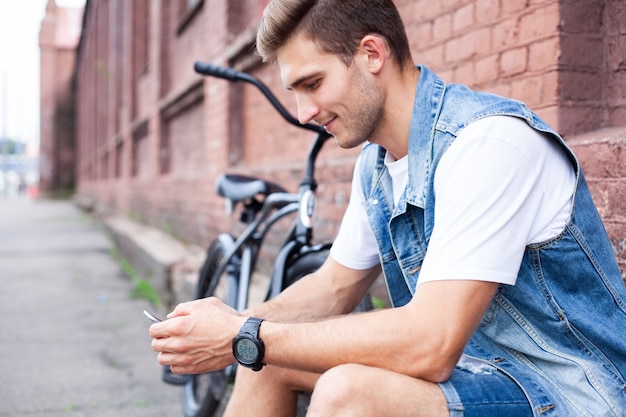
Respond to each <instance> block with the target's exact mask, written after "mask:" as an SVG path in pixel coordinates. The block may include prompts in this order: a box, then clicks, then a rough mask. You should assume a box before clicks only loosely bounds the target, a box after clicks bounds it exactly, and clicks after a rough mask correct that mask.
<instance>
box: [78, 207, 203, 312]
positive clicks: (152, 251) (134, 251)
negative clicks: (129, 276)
mask: <svg viewBox="0 0 626 417" xmlns="http://www.w3.org/2000/svg"><path fill="white" fill-rule="evenodd" d="M74 203H75V204H76V205H77V206H78V207H79V208H81V209H83V210H85V211H87V212H90V213H91V214H92V215H93V216H94V217H95V218H96V219H98V220H99V221H100V222H101V223H102V225H103V227H104V229H105V230H106V232H107V233H108V235H109V237H110V239H111V241H112V243H113V245H114V246H115V249H116V250H117V252H118V253H119V255H120V256H121V257H122V258H124V259H125V260H126V261H128V263H129V264H130V265H131V266H132V267H133V269H134V270H135V272H136V273H137V275H138V276H139V277H140V278H142V279H145V280H147V281H148V282H150V284H151V285H152V286H153V287H154V289H155V290H156V291H157V292H158V294H159V297H160V298H161V301H162V303H163V308H164V309H165V310H166V311H171V310H172V309H173V308H174V307H175V306H176V304H178V303H180V302H184V301H189V300H192V299H194V298H195V288H196V282H197V279H198V273H199V271H200V268H201V267H202V263H203V262H204V257H205V255H206V252H205V249H203V248H201V247H199V246H196V245H188V244H185V243H183V242H181V241H179V240H177V239H176V238H174V237H172V236H170V235H168V234H167V233H165V232H163V231H162V230H160V229H157V228H155V227H151V226H148V225H145V224H142V223H139V222H136V221H134V220H132V219H130V218H128V217H127V216H124V215H121V214H118V213H111V212H110V210H108V209H107V208H106V207H102V206H99V205H98V204H97V203H95V202H94V201H93V200H92V199H91V198H89V197H87V196H80V195H77V196H75V197H74Z"/></svg>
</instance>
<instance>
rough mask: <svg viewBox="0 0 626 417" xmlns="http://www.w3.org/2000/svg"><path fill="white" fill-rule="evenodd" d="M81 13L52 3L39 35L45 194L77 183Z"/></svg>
mask: <svg viewBox="0 0 626 417" xmlns="http://www.w3.org/2000/svg"><path fill="white" fill-rule="evenodd" d="M81 15H82V12H81V10H80V9H65V8H57V7H56V5H55V3H54V1H49V2H48V4H47V6H46V13H45V16H44V19H43V20H42V22H41V30H40V32H39V47H40V51H41V54H40V65H41V71H40V114H41V116H40V118H41V123H40V137H41V141H40V179H39V187H40V189H41V190H42V191H44V192H53V191H57V190H67V189H71V188H72V187H74V182H75V169H74V167H75V163H76V162H75V128H74V121H75V117H74V91H73V88H72V73H73V70H74V66H75V61H76V50H75V47H76V44H77V43H78V37H77V34H76V29H78V28H79V27H80V18H81Z"/></svg>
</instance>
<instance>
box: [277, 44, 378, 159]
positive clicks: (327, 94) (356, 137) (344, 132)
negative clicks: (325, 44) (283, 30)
mask: <svg viewBox="0 0 626 417" xmlns="http://www.w3.org/2000/svg"><path fill="white" fill-rule="evenodd" d="M277 61H278V65H279V67H280V71H281V78H282V80H283V83H284V84H285V86H286V87H287V88H288V89H289V90H291V91H293V92H294V94H295V96H296V103H297V105H298V119H299V120H300V122H301V123H309V122H312V123H316V124H319V125H322V126H324V127H325V129H326V130H327V131H328V133H330V134H332V135H333V136H334V137H335V139H336V140H337V143H338V144H339V145H340V146H341V147H343V148H353V147H355V146H359V145H360V144H362V143H363V142H364V141H365V140H370V141H376V136H377V135H378V134H379V129H380V128H381V125H382V120H383V94H382V91H381V89H380V87H379V86H378V84H376V82H375V79H374V77H373V76H372V75H371V74H370V73H369V72H368V71H367V69H366V67H365V66H364V65H363V62H364V60H363V59H362V57H361V56H360V55H359V53H357V54H356V55H355V56H354V59H353V62H352V64H351V65H350V66H346V64H345V63H344V61H343V60H341V58H340V57H339V56H337V55H332V54H328V53H325V52H323V51H321V50H320V48H319V47H318V46H317V44H316V43H315V42H313V41H312V40H310V39H308V38H306V37H305V36H304V35H301V34H297V35H295V36H294V37H293V38H292V39H291V40H290V41H289V42H288V43H287V44H285V45H284V46H283V47H282V48H281V49H280V50H279V51H278V54H277Z"/></svg>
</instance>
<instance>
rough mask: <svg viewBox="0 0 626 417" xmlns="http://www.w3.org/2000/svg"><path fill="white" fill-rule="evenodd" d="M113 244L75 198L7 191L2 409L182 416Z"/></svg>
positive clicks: (1, 291) (0, 275) (54, 416)
mask: <svg viewBox="0 0 626 417" xmlns="http://www.w3.org/2000/svg"><path fill="white" fill-rule="evenodd" d="M110 246H111V245H110V242H109V241H108V239H107V238H106V236H105V234H104V232H103V231H102V229H101V228H100V226H99V225H98V224H97V223H95V222H93V221H92V220H91V218H90V217H89V216H87V215H85V214H84V213H82V212H81V211H79V210H78V209H76V208H75V206H74V205H73V204H72V203H71V202H67V201H46V200H35V201H33V200H30V199H28V198H12V199H2V198H0V318H1V321H0V329H1V331H0V364H1V366H0V372H2V377H0V417H5V416H6V417H8V416H10V417H21V416H29V417H32V416H46V417H48V416H50V417H58V416H64V417H78V416H85V417H105V416H111V417H113V416H115V417H133V416H136V417H157V416H158V417H176V416H181V414H182V413H181V407H180V399H179V398H180V389H179V388H177V387H172V386H169V385H166V384H164V383H162V382H161V379H160V373H161V369H160V366H159V365H158V364H157V363H156V354H155V353H154V352H152V350H151V349H150V337H149V336H148V333H147V331H148V327H149V324H150V323H149V321H148V320H147V319H146V318H145V317H144V316H143V314H142V313H141V312H142V310H143V309H144V308H150V305H149V303H148V302H147V301H145V300H141V299H135V298H132V297H131V291H132V283H131V282H130V280H129V279H128V278H127V277H125V276H124V275H123V273H122V272H121V269H120V267H119V264H118V263H117V261H115V260H114V259H113V257H112V256H111V252H110ZM159 313H161V314H162V312H159Z"/></svg>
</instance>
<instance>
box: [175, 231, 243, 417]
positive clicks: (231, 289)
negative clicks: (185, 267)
mask: <svg viewBox="0 0 626 417" xmlns="http://www.w3.org/2000/svg"><path fill="white" fill-rule="evenodd" d="M234 242H235V240H234V239H233V237H232V236H230V235H228V234H222V235H220V236H218V238H217V239H215V240H214V241H213V242H212V243H211V245H210V246H209V249H208V250H207V256H206V260H205V262H204V264H203V266H202V269H201V270H200V275H199V277H198V284H197V294H196V297H197V298H206V297H218V298H220V299H221V300H222V301H223V302H225V303H226V304H228V305H229V306H231V307H235V300H236V294H237V278H236V277H234V276H233V275H232V274H230V273H229V272H228V270H226V271H224V273H222V274H221V275H219V276H216V275H215V274H216V269H217V267H218V265H219V264H220V263H221V262H222V260H223V259H224V256H225V255H226V253H227V252H228V251H229V249H230V248H231V247H232V246H233V245H234ZM227 370H228V368H226V369H223V370H219V371H215V372H207V373H203V374H197V375H189V376H188V378H187V382H186V383H185V385H183V388H182V394H181V396H182V407H183V414H184V416H185V417H212V416H213V415H214V413H215V411H216V410H217V408H218V406H219V405H220V401H221V399H222V397H223V395H224V392H225V391H226V389H227V387H228V383H229V379H230V378H229V375H228V371H227Z"/></svg>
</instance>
